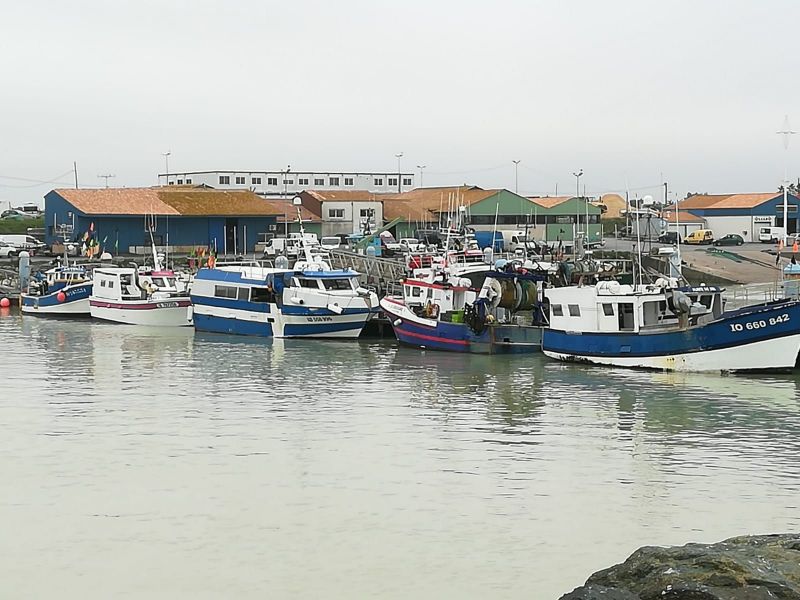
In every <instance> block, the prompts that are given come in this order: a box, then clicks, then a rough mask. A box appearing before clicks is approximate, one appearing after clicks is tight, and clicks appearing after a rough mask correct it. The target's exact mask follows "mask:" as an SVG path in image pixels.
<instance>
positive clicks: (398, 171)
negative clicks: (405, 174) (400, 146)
mask: <svg viewBox="0 0 800 600" xmlns="http://www.w3.org/2000/svg"><path fill="white" fill-rule="evenodd" d="M394 157H395V158H396V159H397V193H398V194H399V193H400V192H402V191H403V189H402V188H401V187H400V182H401V178H402V170H401V168H400V164H401V163H400V159H401V158H403V153H402V152H400V153H398V154H395V155H394Z"/></svg>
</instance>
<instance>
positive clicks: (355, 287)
mask: <svg viewBox="0 0 800 600" xmlns="http://www.w3.org/2000/svg"><path fill="white" fill-rule="evenodd" d="M298 220H300V215H299V211H298ZM300 226H301V229H300V231H301V235H300V237H299V238H297V239H298V252H299V256H300V260H298V261H297V262H295V264H294V266H293V267H292V268H291V269H290V268H288V260H287V259H286V258H285V257H281V258H282V259H283V261H284V262H285V263H286V264H285V265H283V266H278V267H264V266H260V265H218V266H215V267H214V268H205V269H200V270H199V271H198V272H197V274H196V275H195V277H194V280H193V282H192V292H191V299H192V304H193V308H192V311H193V320H194V326H195V329H196V330H197V331H209V332H216V333H232V334H240V335H254V336H261V337H276V338H304V337H314V338H357V337H358V336H359V335H360V334H361V331H362V330H363V329H364V326H365V325H366V323H367V321H368V320H369V319H370V318H372V317H373V316H374V315H375V314H377V312H378V311H379V307H378V297H377V295H376V294H375V292H373V291H371V290H368V289H366V288H364V287H362V286H361V285H360V284H359V281H358V277H359V273H358V272H357V271H353V270H351V269H332V268H331V266H330V265H329V264H328V263H327V261H326V260H325V255H324V254H321V253H318V252H315V251H313V250H314V249H313V248H312V246H311V245H310V244H307V243H305V240H306V237H305V235H303V234H304V232H303V229H302V220H300ZM278 262H279V263H280V261H278Z"/></svg>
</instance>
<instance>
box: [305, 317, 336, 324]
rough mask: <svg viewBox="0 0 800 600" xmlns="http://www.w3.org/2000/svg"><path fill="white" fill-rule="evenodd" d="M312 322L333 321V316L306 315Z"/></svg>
mask: <svg viewBox="0 0 800 600" xmlns="http://www.w3.org/2000/svg"><path fill="white" fill-rule="evenodd" d="M306 319H307V320H308V321H310V322H312V323H319V322H322V321H333V317H306Z"/></svg>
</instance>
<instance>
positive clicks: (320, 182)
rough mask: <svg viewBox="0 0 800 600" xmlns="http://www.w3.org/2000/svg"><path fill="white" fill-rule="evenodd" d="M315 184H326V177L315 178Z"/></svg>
mask: <svg viewBox="0 0 800 600" xmlns="http://www.w3.org/2000/svg"><path fill="white" fill-rule="evenodd" d="M314 185H325V180H324V179H314Z"/></svg>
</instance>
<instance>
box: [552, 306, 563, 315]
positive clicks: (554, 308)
mask: <svg viewBox="0 0 800 600" xmlns="http://www.w3.org/2000/svg"><path fill="white" fill-rule="evenodd" d="M550 308H551V310H552V311H553V316H554V317H563V316H564V307H563V306H561V305H560V304H553V305H551V306H550Z"/></svg>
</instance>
